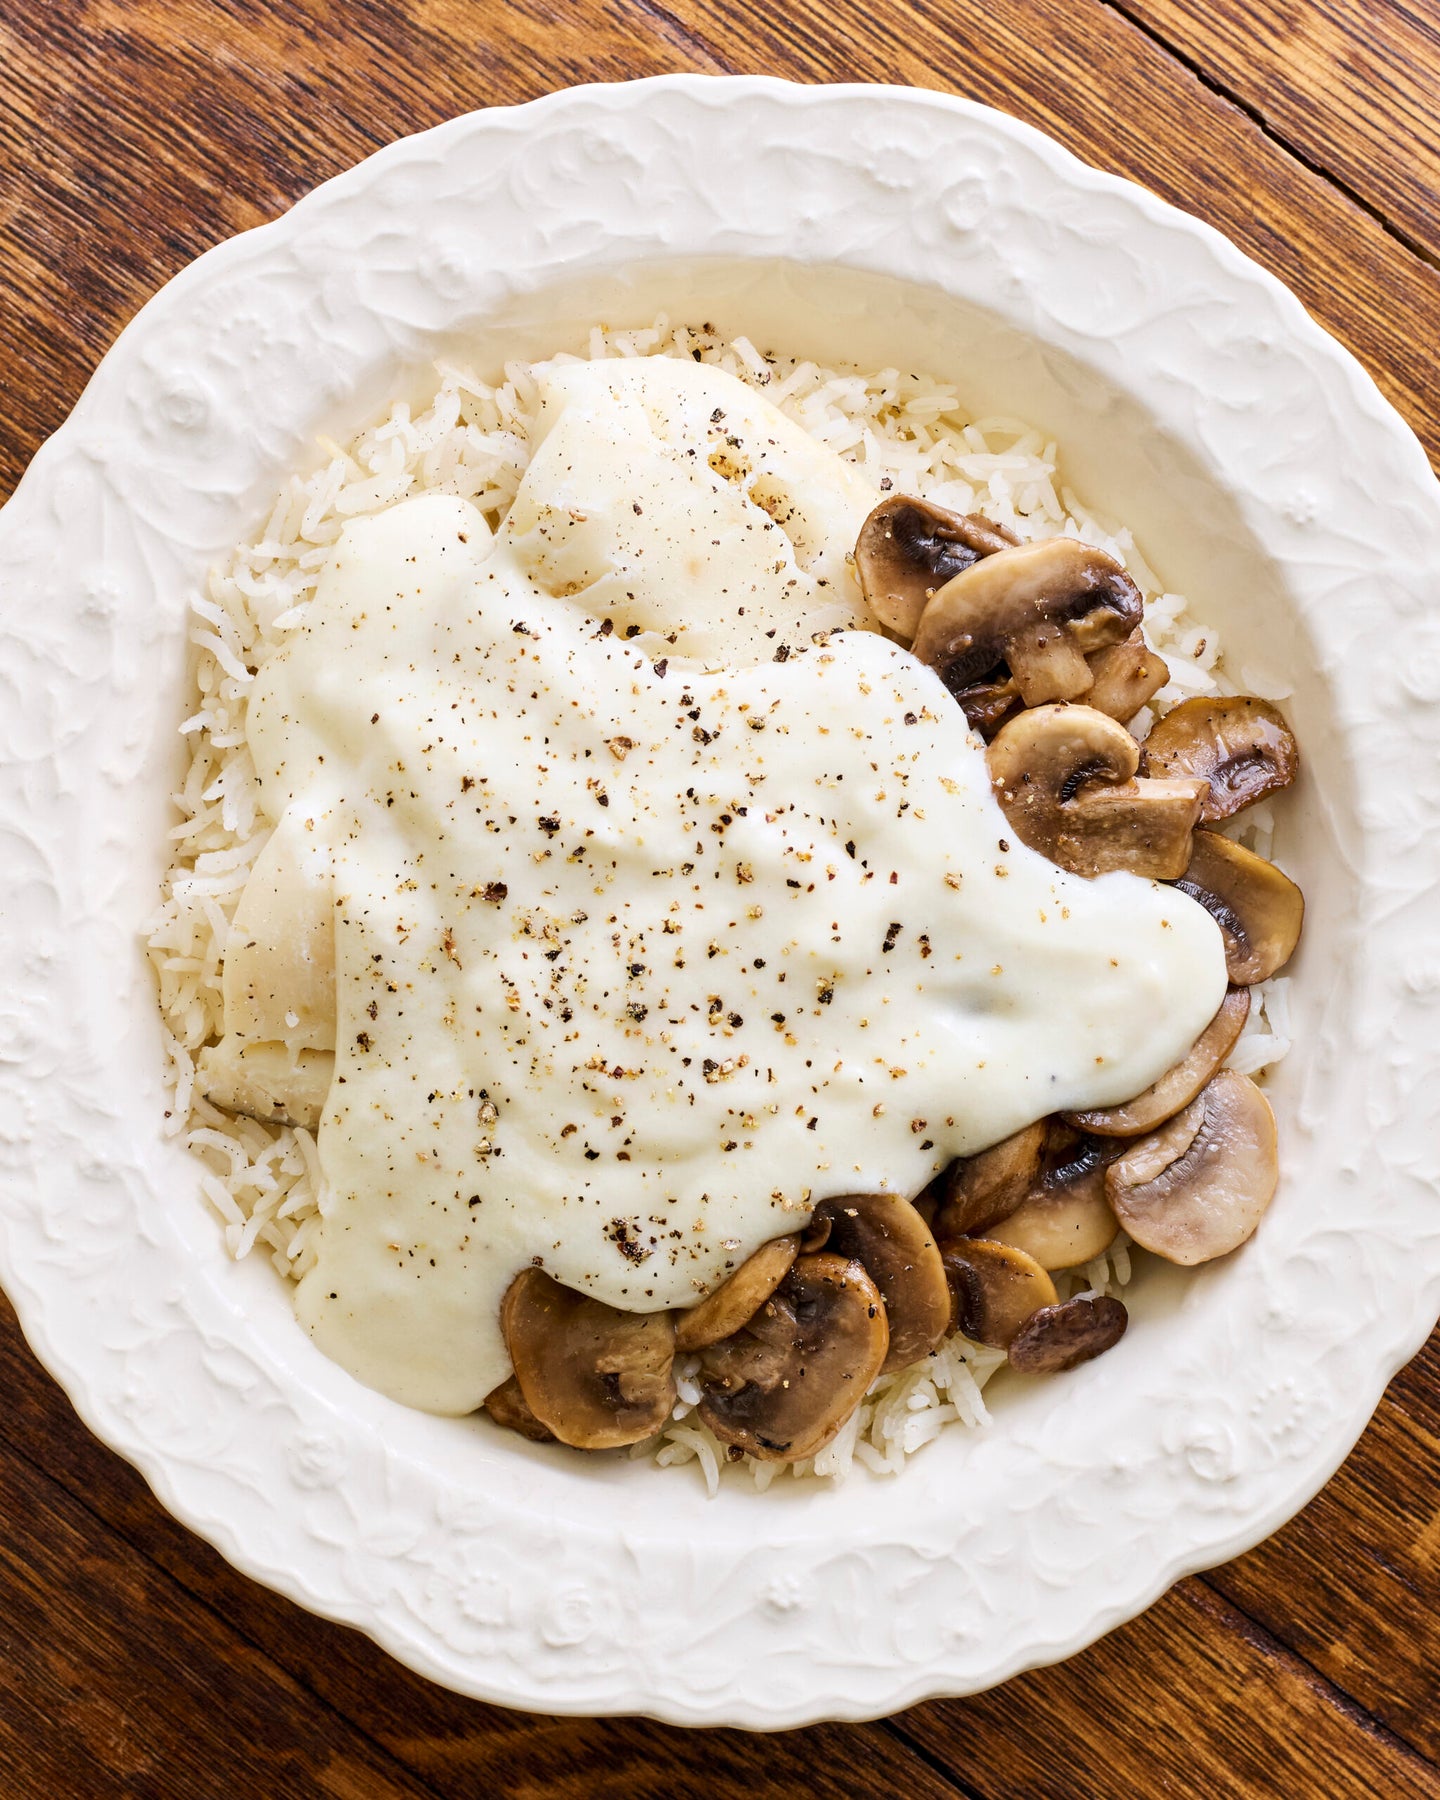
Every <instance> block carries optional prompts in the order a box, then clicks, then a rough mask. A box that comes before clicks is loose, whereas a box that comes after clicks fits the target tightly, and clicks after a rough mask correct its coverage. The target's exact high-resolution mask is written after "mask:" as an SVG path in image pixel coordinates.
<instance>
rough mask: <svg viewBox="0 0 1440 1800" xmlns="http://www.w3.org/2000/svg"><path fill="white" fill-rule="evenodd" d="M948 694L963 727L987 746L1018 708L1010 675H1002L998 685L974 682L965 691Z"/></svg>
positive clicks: (961, 689) (987, 682) (993, 682)
mask: <svg viewBox="0 0 1440 1800" xmlns="http://www.w3.org/2000/svg"><path fill="white" fill-rule="evenodd" d="M951 691H952V693H953V694H954V697H955V699H956V701H957V702H958V703H959V707H960V710H961V712H963V713H964V715H965V722H966V724H967V725H968V726H969V727H970V729H971V730H972V731H975V732H978V733H979V734H980V736H981V737H982V738H984V739H985V741H986V743H987V744H988V743H989V741H990V739H991V738H992V737H994V735H995V733H996V732H997V731H998V730H999V729H1000V727H1001V726H1002V725H1003V724H1004V723H1005V721H1006V720H1007V719H1008V718H1009V717H1010V716H1011V715H1012V714H1013V713H1015V712H1017V711H1018V710H1019V708H1020V706H1021V704H1022V702H1021V699H1020V690H1019V688H1018V687H1016V685H1015V678H1014V676H1013V675H1006V676H1005V677H1004V678H1003V679H1002V680H999V681H974V682H971V684H970V686H969V687H962V688H954V689H952V690H951Z"/></svg>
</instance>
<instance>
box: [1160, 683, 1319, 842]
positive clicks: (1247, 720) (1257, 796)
mask: <svg viewBox="0 0 1440 1800" xmlns="http://www.w3.org/2000/svg"><path fill="white" fill-rule="evenodd" d="M1299 760H1300V754H1299V751H1298V750H1297V749H1296V747H1295V739H1294V736H1293V735H1292V733H1291V730H1290V727H1289V726H1288V725H1287V724H1286V723H1285V721H1284V719H1282V718H1281V717H1280V714H1279V713H1278V712H1276V710H1275V708H1274V707H1273V706H1271V704H1270V702H1269V701H1268V700H1254V699H1251V698H1250V697H1248V696H1247V695H1236V696H1234V697H1233V698H1221V697H1216V698H1212V699H1205V698H1201V699H1197V700H1182V701H1181V703H1180V705H1179V706H1177V707H1175V708H1173V709H1172V710H1171V711H1170V712H1168V713H1166V715H1165V717H1164V718H1163V719H1161V720H1160V722H1159V724H1158V725H1156V726H1155V728H1154V729H1153V730H1152V731H1151V733H1150V735H1149V737H1147V738H1146V740H1145V770H1146V773H1147V774H1150V775H1172V776H1173V775H1199V776H1202V777H1203V778H1204V779H1205V780H1206V781H1208V782H1209V784H1210V791H1209V793H1208V794H1206V796H1205V804H1204V806H1202V807H1201V809H1200V817H1201V819H1202V820H1203V821H1204V822H1205V823H1206V824H1207V825H1208V824H1213V823H1214V822H1215V821H1216V820H1217V819H1228V818H1230V817H1231V816H1232V815H1233V814H1235V813H1238V812H1240V811H1242V810H1243V809H1244V808H1245V807H1247V806H1253V805H1254V804H1255V802H1256V801H1257V800H1263V799H1264V798H1265V796H1266V795H1267V794H1273V793H1275V792H1276V791H1277V790H1278V789H1280V788H1285V787H1289V785H1290V783H1291V782H1292V781H1293V780H1294V779H1295V771H1296V769H1297V767H1298V766H1299Z"/></svg>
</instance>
